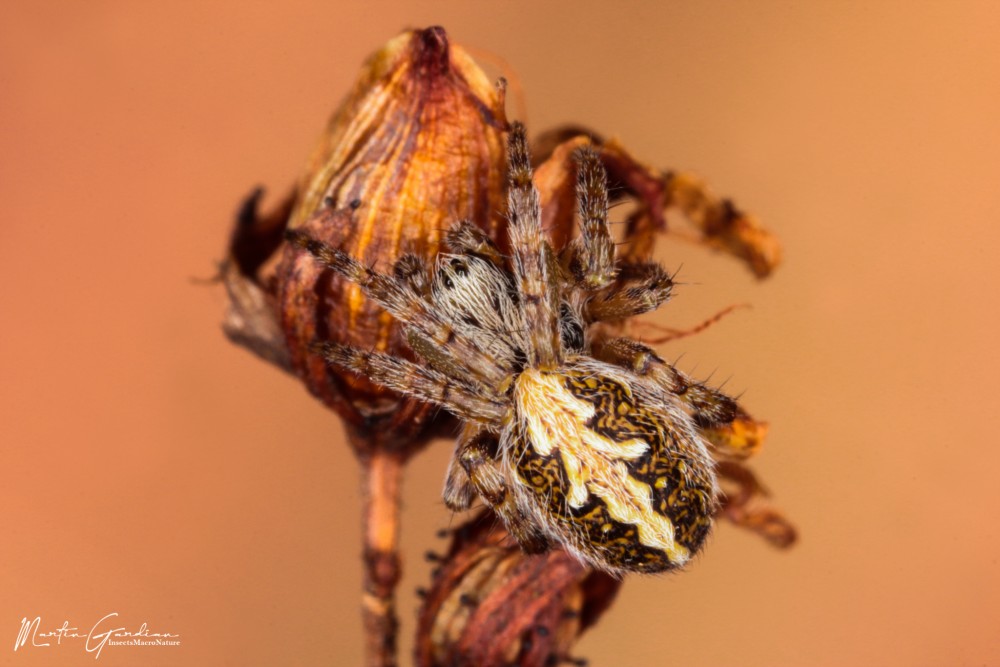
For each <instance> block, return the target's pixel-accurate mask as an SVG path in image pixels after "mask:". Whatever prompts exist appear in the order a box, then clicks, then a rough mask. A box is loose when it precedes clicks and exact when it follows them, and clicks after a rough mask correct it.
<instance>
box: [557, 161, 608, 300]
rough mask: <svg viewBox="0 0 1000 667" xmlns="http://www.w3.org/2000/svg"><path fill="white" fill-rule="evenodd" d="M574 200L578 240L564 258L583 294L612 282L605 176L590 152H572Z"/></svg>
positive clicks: (566, 251) (601, 165) (568, 249)
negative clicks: (578, 228) (578, 218)
mask: <svg viewBox="0 0 1000 667" xmlns="http://www.w3.org/2000/svg"><path fill="white" fill-rule="evenodd" d="M576 159H577V169H576V197H577V208H578V210H579V213H580V238H578V239H575V240H573V241H572V242H571V243H570V244H569V245H568V246H567V247H566V250H565V251H564V252H565V256H564V262H565V266H566V268H567V271H568V273H569V274H570V275H571V276H572V277H573V278H574V280H575V281H576V284H577V285H578V286H580V287H581V288H583V289H585V290H588V291H589V290H599V289H602V288H604V287H607V286H608V285H610V284H611V282H612V281H613V280H614V278H615V274H616V273H617V272H616V270H615V243H614V240H613V239H612V238H611V231H610V230H609V229H608V176H607V174H606V173H605V171H604V165H603V164H601V160H600V158H599V157H598V155H597V153H596V152H594V150H593V149H592V148H591V147H589V146H587V147H583V148H580V149H579V150H577V151H576Z"/></svg>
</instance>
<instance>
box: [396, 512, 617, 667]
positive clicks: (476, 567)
mask: <svg viewBox="0 0 1000 667" xmlns="http://www.w3.org/2000/svg"><path fill="white" fill-rule="evenodd" d="M620 583H621V582H620V581H618V580H616V579H613V578H612V577H610V576H609V575H607V574H605V573H603V572H595V571H594V570H591V569H590V568H588V567H586V566H585V565H583V564H581V563H580V562H579V561H578V560H576V559H575V558H573V557H572V556H570V555H569V554H568V553H566V552H565V551H562V550H561V549H555V550H552V551H549V552H547V553H545V554H536V555H528V554H525V553H524V552H522V551H521V548H520V547H519V546H518V545H517V544H516V542H515V541H514V540H513V539H512V538H511V537H510V536H509V535H508V534H507V532H506V531H505V530H504V529H503V527H502V525H501V524H499V523H498V521H497V519H496V518H495V517H494V515H493V514H492V513H491V512H488V511H484V512H482V513H481V514H480V515H478V516H477V517H476V518H475V519H473V520H472V521H470V522H469V523H467V524H465V525H463V526H462V527H461V528H459V529H457V530H456V531H455V532H454V537H453V540H452V544H451V548H450V549H449V551H448V554H447V555H446V556H445V557H444V558H443V563H442V565H441V567H440V568H439V569H438V571H437V572H436V574H435V576H434V582H433V585H432V587H431V589H430V591H429V592H428V593H427V596H426V599H425V601H424V604H423V607H422V608H421V610H420V617H419V620H418V628H417V648H416V658H417V665H419V666H420V667H431V666H444V665H448V666H452V665H477V666H479V667H493V666H499V665H518V666H520V667H529V666H536V665H537V666H538V667H541V666H543V665H554V664H557V663H559V662H560V661H564V660H568V659H569V652H570V649H571V647H572V646H573V644H574V643H575V642H576V640H577V638H578V637H579V635H580V634H581V633H582V632H583V631H584V630H585V629H587V628H588V627H590V626H591V625H593V624H594V623H595V622H596V621H597V619H598V617H599V616H600V615H601V614H602V613H603V612H604V611H605V610H606V609H607V608H608V607H609V606H610V604H611V602H612V601H613V600H614V597H615V595H616V594H617V592H618V588H619V586H620Z"/></svg>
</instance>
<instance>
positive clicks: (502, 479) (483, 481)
mask: <svg viewBox="0 0 1000 667" xmlns="http://www.w3.org/2000/svg"><path fill="white" fill-rule="evenodd" d="M499 447H500V440H499V437H498V436H497V435H496V434H495V433H491V432H489V431H486V430H484V429H479V428H477V427H476V426H475V425H471V424H470V425H468V426H466V428H465V430H464V431H463V432H462V435H461V437H460V438H459V440H458V444H457V445H456V447H455V454H454V456H453V457H452V461H451V464H450V466H449V469H448V476H447V478H446V480H445V490H444V501H445V504H446V505H447V506H448V507H449V508H450V509H452V510H454V511H461V510H464V509H468V508H469V506H470V505H471V502H472V493H471V489H470V488H469V487H470V486H471V487H472V488H474V489H475V490H476V491H477V492H478V493H479V497H480V498H482V499H483V502H485V503H486V504H487V505H489V506H490V507H491V508H492V509H493V511H495V512H496V513H497V515H498V516H499V517H500V518H501V519H502V520H503V522H504V525H506V527H507V531H508V532H509V533H510V534H511V535H512V536H513V537H514V539H516V540H517V542H518V544H520V545H521V548H522V549H523V550H524V551H525V552H527V553H542V552H544V551H546V550H547V549H548V548H549V541H548V540H547V539H546V538H545V537H544V536H543V535H542V534H541V533H540V532H539V531H538V530H537V528H535V526H534V524H533V523H532V522H531V521H529V520H528V519H527V518H526V517H525V515H524V513H523V512H522V511H521V509H520V508H519V507H518V505H517V502H516V498H515V495H514V493H513V492H512V491H511V489H509V487H508V485H507V473H506V472H505V470H504V468H503V465H502V463H501V461H500V459H499V458H497V456H498V450H499Z"/></svg>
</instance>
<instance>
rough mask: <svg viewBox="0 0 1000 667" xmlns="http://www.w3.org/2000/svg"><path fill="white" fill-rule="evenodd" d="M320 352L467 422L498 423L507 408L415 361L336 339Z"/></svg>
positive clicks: (476, 389) (372, 378) (320, 348)
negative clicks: (358, 347)
mask: <svg viewBox="0 0 1000 667" xmlns="http://www.w3.org/2000/svg"><path fill="white" fill-rule="evenodd" d="M316 351H317V352H319V353H320V354H321V355H322V356H323V357H324V358H325V359H326V360H327V361H329V362H330V363H332V364H336V365H338V366H341V367H343V368H349V369H351V370H353V371H355V372H357V373H360V374H362V375H365V376H367V377H368V378H369V379H370V380H372V381H373V382H375V383H376V384H380V385H382V386H384V387H387V388H389V389H392V390H393V391H397V392H399V393H401V394H405V395H407V396H413V397H414V398H418V399H420V400H422V401H426V402H428V403H433V404H435V405H440V406H441V407H443V408H445V409H446V410H448V411H449V412H452V413H454V414H455V415H456V416H457V417H458V418H459V419H463V420H465V421H473V422H483V423H490V422H496V421H497V420H499V419H500V418H502V417H503V415H504V413H505V411H506V410H505V407H504V406H503V404H501V403H500V402H499V401H497V400H496V399H495V396H492V395H490V394H489V393H488V392H487V391H485V390H481V389H480V388H479V387H477V386H476V385H474V384H471V383H466V382H463V381H461V380H458V379H456V378H451V377H448V376H447V375H445V374H444V373H442V372H440V371H437V370H434V369H433V368H425V367H424V366H421V365H420V364H415V363H413V362H411V361H405V360H403V359H397V358H396V357H391V356H389V355H387V354H379V353H376V352H365V351H363V350H359V349H357V348H353V347H350V346H347V345H340V344H338V343H332V342H325V343H320V344H318V345H317V348H316Z"/></svg>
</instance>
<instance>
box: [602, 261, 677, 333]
mask: <svg viewBox="0 0 1000 667" xmlns="http://www.w3.org/2000/svg"><path fill="white" fill-rule="evenodd" d="M673 289H674V280H673V277H672V276H671V275H670V274H669V273H667V272H666V271H665V270H664V269H663V267H662V266H660V265H659V264H657V263H655V262H644V263H642V264H622V265H621V266H620V269H619V274H618V278H617V280H615V282H614V283H613V284H612V285H611V287H610V288H608V289H606V290H604V291H602V292H601V293H600V294H597V295H595V296H594V297H593V298H591V299H589V300H588V301H587V303H586V305H585V306H584V309H583V314H584V318H585V319H586V321H587V323H588V324H591V323H594V322H619V321H621V320H625V319H628V318H630V317H634V316H636V315H642V314H643V313H648V312H650V311H653V310H656V309H657V308H659V307H660V306H661V305H663V304H664V303H666V301H667V300H668V299H669V298H670V295H671V293H672V292H673Z"/></svg>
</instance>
